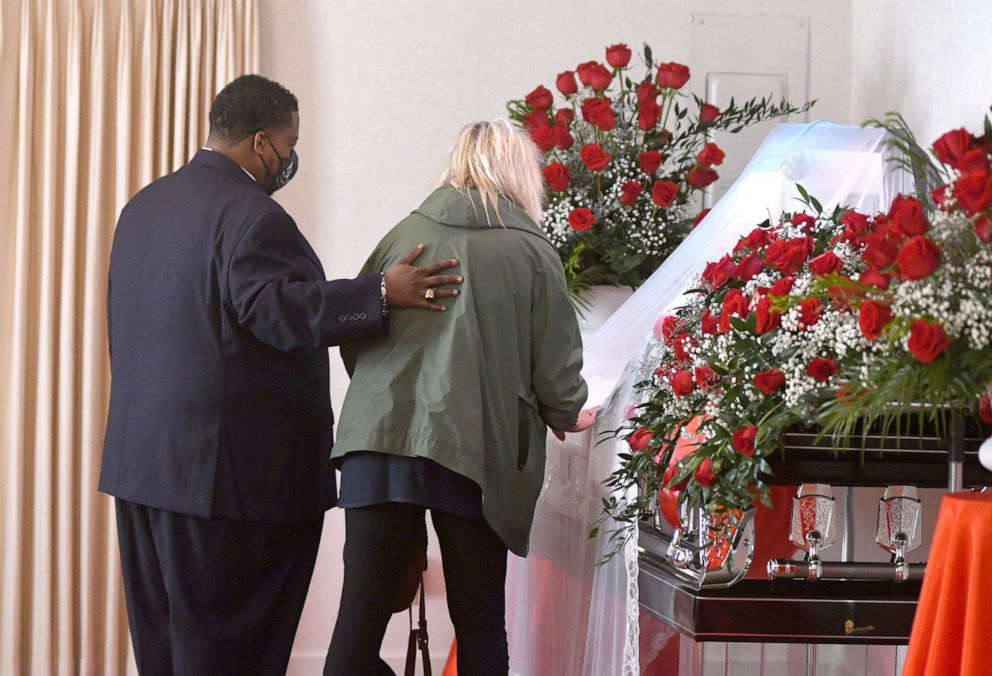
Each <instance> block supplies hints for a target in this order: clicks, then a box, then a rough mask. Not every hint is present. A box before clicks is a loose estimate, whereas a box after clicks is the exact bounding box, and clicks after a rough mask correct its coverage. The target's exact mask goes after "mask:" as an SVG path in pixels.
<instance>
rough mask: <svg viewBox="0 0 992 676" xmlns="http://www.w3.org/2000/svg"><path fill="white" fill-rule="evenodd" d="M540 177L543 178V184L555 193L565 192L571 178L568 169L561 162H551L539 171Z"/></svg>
mask: <svg viewBox="0 0 992 676" xmlns="http://www.w3.org/2000/svg"><path fill="white" fill-rule="evenodd" d="M541 175H542V176H543V177H544V182H545V183H547V184H548V187H549V188H551V189H552V190H554V191H556V192H562V191H563V190H566V189H567V188H568V184H569V181H570V180H571V178H572V177H571V175H569V173H568V168H567V167H565V165H564V164H562V163H561V162H552V163H551V164H549V165H548V166H546V167H544V168H543V169H541Z"/></svg>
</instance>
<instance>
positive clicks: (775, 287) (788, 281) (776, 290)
mask: <svg viewBox="0 0 992 676" xmlns="http://www.w3.org/2000/svg"><path fill="white" fill-rule="evenodd" d="M795 283H796V279H795V277H792V276H787V277H783V278H782V279H780V280H778V281H777V282H775V283H774V284H772V288H770V289H768V295H769V296H776V297H779V298H781V297H782V296H787V295H789V292H790V291H792V285H793V284H795Z"/></svg>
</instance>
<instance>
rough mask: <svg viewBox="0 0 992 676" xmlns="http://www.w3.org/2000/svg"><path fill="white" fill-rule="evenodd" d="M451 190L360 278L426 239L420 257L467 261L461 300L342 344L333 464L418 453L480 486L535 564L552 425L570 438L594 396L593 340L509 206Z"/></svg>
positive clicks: (537, 239)
mask: <svg viewBox="0 0 992 676" xmlns="http://www.w3.org/2000/svg"><path fill="white" fill-rule="evenodd" d="M469 195H470V196H471V199H470V197H469V196H466V195H465V194H463V193H461V192H459V191H458V190H455V189H454V188H440V189H438V190H436V191H435V192H434V193H433V194H431V196H430V197H428V198H427V200H426V201H425V202H424V203H423V204H422V205H421V206H420V208H419V209H417V210H416V211H414V212H413V213H412V214H410V216H408V217H407V218H405V219H403V220H402V221H400V223H399V224H398V225H397V226H396V227H394V228H393V229H392V231H391V232H389V234H387V235H386V236H385V237H384V238H383V240H382V242H380V244H379V246H378V247H377V248H376V250H375V251H374V252H373V253H372V255H371V257H370V258H369V260H368V262H367V263H366V264H365V267H364V268H363V273H369V272H376V271H382V270H386V269H388V268H389V267H390V266H391V265H393V264H394V263H395V262H396V261H397V260H398V259H399V258H400V257H402V256H403V254H405V253H406V252H408V251H409V250H410V249H412V248H413V247H415V246H416V245H417V244H420V243H423V244H425V245H426V249H425V251H424V254H423V255H422V256H421V260H422V261H431V260H439V259H444V258H456V259H458V260H459V261H460V262H461V265H460V269H459V271H458V272H457V273H454V274H463V275H464V278H465V282H464V284H462V286H461V295H460V296H458V297H455V298H447V299H443V300H442V301H440V302H443V303H444V304H445V305H447V306H448V311H447V312H424V311H423V310H404V309H397V310H391V311H390V317H389V325H390V326H389V335H388V336H386V337H382V338H376V339H373V340H368V341H364V342H361V343H352V344H350V345H347V346H346V347H342V348H341V354H342V357H343V359H344V362H345V366H346V368H347V369H348V372H349V373H350V374H351V386H350V387H349V389H348V395H347V397H346V398H345V401H344V405H343V408H342V412H341V420H340V423H339V426H338V433H337V440H336V441H335V443H334V451H333V453H332V457H334V458H340V457H342V456H344V455H345V454H346V453H349V452H351V451H378V452H382V453H394V454H397V455H407V456H421V457H425V458H430V459H431V460H434V461H435V462H438V463H440V464H441V465H443V466H445V467H447V468H448V469H450V470H452V471H455V472H457V473H459V474H461V475H463V476H466V477H468V478H469V479H471V480H472V481H474V482H476V483H477V484H478V485H479V486H480V487H481V488H482V496H483V497H482V512H483V515H484V516H485V518H486V521H487V522H488V523H489V525H490V526H491V527H492V528H493V530H494V531H496V533H497V534H498V535H499V536H500V538H501V539H502V540H503V542H504V543H505V544H506V545H507V547H508V548H509V549H510V550H511V551H513V552H514V553H516V554H519V555H522V556H523V555H526V553H527V547H528V539H529V537H530V528H531V522H532V520H533V516H534V506H535V504H536V503H537V497H538V495H539V494H540V492H541V485H542V483H543V481H544V457H545V438H546V435H547V427H546V426H550V427H551V428H553V429H558V430H563V429H566V428H568V427H569V426H570V425H572V423H573V422H574V421H575V419H576V417H577V416H578V413H579V410H580V409H581V407H582V405H583V404H584V403H585V400H586V384H585V381H583V379H582V376H581V375H580V374H579V372H580V371H581V369H582V341H581V339H580V337H579V327H578V322H577V320H576V317H575V312H574V310H573V309H572V306H571V304H570V303H569V298H568V291H567V289H566V286H565V276H564V273H563V271H562V265H561V261H560V259H559V258H558V254H557V253H556V252H555V250H554V248H553V247H552V246H551V244H550V243H549V242H548V240H547V239H546V238H545V236H544V234H543V232H542V231H541V229H540V228H539V227H538V226H537V225H535V224H534V222H533V221H532V220H531V219H530V218H529V217H528V216H527V215H526V214H525V213H524V212H523V211H522V210H521V209H519V208H517V207H516V206H514V205H513V204H512V203H511V202H509V201H508V200H501V201H500V205H499V216H500V217H501V220H502V225H501V224H500V222H499V221H498V220H497V218H496V214H494V213H492V211H490V216H491V217H492V224H491V225H490V224H489V223H488V222H487V218H486V212H485V211H484V210H483V208H482V204H481V200H480V199H479V195H478V193H477V192H475V191H474V190H470V191H469Z"/></svg>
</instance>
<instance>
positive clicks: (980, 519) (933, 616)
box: [902, 493, 992, 676]
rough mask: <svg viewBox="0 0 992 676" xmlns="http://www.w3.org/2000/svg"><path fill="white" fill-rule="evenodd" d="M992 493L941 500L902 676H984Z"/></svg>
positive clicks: (991, 580)
mask: <svg viewBox="0 0 992 676" xmlns="http://www.w3.org/2000/svg"><path fill="white" fill-rule="evenodd" d="M990 533H992V494H987V493H986V494H976V493H952V494H950V495H947V496H945V497H944V499H943V502H941V505H940V514H939V515H938V517H937V527H936V528H935V529H934V534H933V543H932V544H931V545H930V561H929V562H927V572H926V576H925V577H924V579H923V589H922V590H921V591H920V602H919V605H918V606H917V608H916V617H915V618H914V620H913V633H912V634H911V636H910V639H909V651H908V652H907V655H906V666H905V668H904V669H903V672H902V673H903V676H935V675H937V674H939V675H940V676H984V675H985V674H988V673H990V671H992V666H990V658H989V653H988V639H989V628H990V627H992V603H989V597H990V596H992V577H990V576H989V561H990V560H992V538H990V537H989V534H990Z"/></svg>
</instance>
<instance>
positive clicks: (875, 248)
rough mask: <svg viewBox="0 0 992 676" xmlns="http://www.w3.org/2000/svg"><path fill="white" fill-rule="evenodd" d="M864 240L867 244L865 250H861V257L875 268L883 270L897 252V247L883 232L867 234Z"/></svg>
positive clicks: (894, 257) (891, 261)
mask: <svg viewBox="0 0 992 676" xmlns="http://www.w3.org/2000/svg"><path fill="white" fill-rule="evenodd" d="M866 241H867V244H866V245H865V250H864V251H862V252H861V258H862V260H864V262H865V263H867V264H868V265H869V266H870V267H871V268H873V269H875V270H884V269H885V268H887V267H889V266H890V265H892V263H893V261H895V259H896V256H897V255H898V254H899V247H897V246H896V243H895V242H893V241H892V240H890V239H888V238H887V237H886V236H885V233H881V232H880V233H873V234H871V235H868V237H867V238H866Z"/></svg>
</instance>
